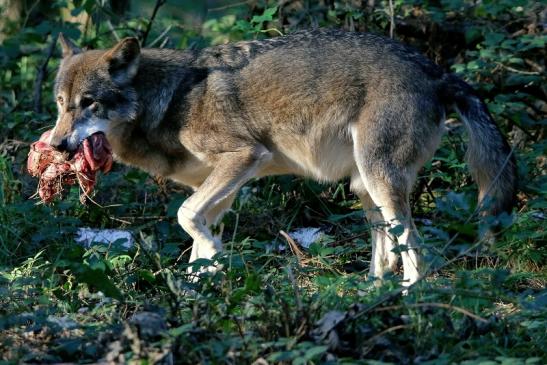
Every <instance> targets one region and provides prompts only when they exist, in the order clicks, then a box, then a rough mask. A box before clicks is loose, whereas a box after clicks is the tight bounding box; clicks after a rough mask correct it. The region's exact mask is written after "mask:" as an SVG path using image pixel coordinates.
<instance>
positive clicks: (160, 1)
mask: <svg viewBox="0 0 547 365" xmlns="http://www.w3.org/2000/svg"><path fill="white" fill-rule="evenodd" d="M166 2H167V0H156V5H155V6H154V10H153V11H152V16H151V17H150V20H149V21H148V25H147V26H146V30H145V31H144V34H143V36H142V46H143V47H144V46H145V45H146V39H147V38H148V34H149V33H150V30H151V29H152V24H153V23H154V19H156V14H157V13H158V10H159V9H160V7H161V6H162V5H163V4H165V3H166Z"/></svg>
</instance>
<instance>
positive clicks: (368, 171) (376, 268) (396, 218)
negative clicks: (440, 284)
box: [352, 128, 421, 286]
mask: <svg viewBox="0 0 547 365" xmlns="http://www.w3.org/2000/svg"><path fill="white" fill-rule="evenodd" d="M361 133H362V132H361V131H360V130H358V129H357V128H355V129H354V130H353V131H352V134H353V138H354V157H355V162H356V164H357V167H358V169H359V174H360V176H361V179H362V181H363V185H364V187H365V189H366V191H367V192H368V195H369V197H370V201H367V200H366V199H365V202H366V204H367V205H369V206H375V207H379V208H380V213H381V215H382V217H383V221H384V222H385V223H386V224H387V227H386V228H388V229H387V231H386V236H385V238H384V245H383V250H382V251H381V252H382V253H381V254H378V245H377V247H376V250H375V252H374V256H375V257H374V258H373V265H372V266H371V274H372V275H374V276H377V277H379V278H381V276H382V275H383V274H384V272H385V269H386V268H387V267H394V266H395V265H396V262H397V260H396V256H395V255H394V254H393V252H392V249H393V248H394V247H395V246H396V245H405V246H406V247H405V248H403V249H402V250H401V257H402V261H403V270H404V276H403V280H404V282H403V285H405V286H409V285H411V284H413V283H415V282H416V281H417V280H418V278H419V277H420V273H419V270H420V265H421V262H420V261H421V258H420V253H419V252H418V251H419V247H418V243H419V237H418V235H417V232H416V227H415V226H414V223H413V221H412V216H411V212H410V204H409V192H410V188H411V186H412V183H413V182H414V178H415V175H416V174H415V171H414V170H413V168H412V166H411V164H406V165H402V166H396V165H395V164H394V163H393V159H392V158H391V157H390V156H389V155H387V156H382V153H384V151H383V150H382V148H383V147H384V146H382V142H383V141H376V143H374V144H372V143H369V144H367V143H366V141H365V140H364V138H361V135H360V134H361ZM377 156H378V157H377ZM374 219H376V220H378V219H379V217H378V216H377V215H375V218H374ZM389 228H391V229H389ZM382 258H383V259H384V260H382ZM380 263H383V264H384V265H382V266H380Z"/></svg>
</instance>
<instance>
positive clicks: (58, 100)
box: [57, 96, 65, 105]
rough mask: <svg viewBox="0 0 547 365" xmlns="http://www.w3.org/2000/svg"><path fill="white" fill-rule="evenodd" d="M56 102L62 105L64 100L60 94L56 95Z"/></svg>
mask: <svg viewBox="0 0 547 365" xmlns="http://www.w3.org/2000/svg"><path fill="white" fill-rule="evenodd" d="M57 102H58V103H59V105H63V103H64V102H65V101H64V100H63V97H62V96H58V97H57Z"/></svg>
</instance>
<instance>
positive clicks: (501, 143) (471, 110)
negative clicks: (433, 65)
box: [443, 75, 517, 215]
mask: <svg viewBox="0 0 547 365" xmlns="http://www.w3.org/2000/svg"><path fill="white" fill-rule="evenodd" d="M443 94H444V95H445V96H446V97H447V99H448V100H447V101H448V102H449V103H450V104H452V105H453V106H454V108H455V109H456V111H457V112H458V114H459V115H460V117H461V118H462V120H463V122H464V124H465V127H466V129H467V132H468V134H469V146H468V149H467V153H466V159H467V162H468V164H469V168H470V170H471V175H472V176H473V178H474V180H475V181H476V182H477V184H478V185H479V203H480V204H481V209H482V212H483V214H487V215H498V214H500V213H502V212H508V213H510V212H511V210H512V208H513V206H514V204H515V200H516V199H515V196H516V181H517V172H516V163H515V156H514V153H513V151H512V150H511V148H510V147H509V144H508V143H507V141H506V140H505V138H504V137H503V135H502V134H501V132H500V130H499V129H498V127H497V126H496V123H495V122H494V120H493V119H492V116H491V115H490V113H489V112H488V109H487V108H486V105H485V104H484V103H483V102H482V100H481V99H480V98H479V97H478V96H477V95H476V94H475V92H474V90H473V88H471V86H469V85H468V84H467V83H465V82H464V81H462V80H460V79H459V78H457V77H455V76H453V75H446V76H445V83H444V87H443Z"/></svg>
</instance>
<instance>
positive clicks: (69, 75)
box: [49, 34, 140, 151]
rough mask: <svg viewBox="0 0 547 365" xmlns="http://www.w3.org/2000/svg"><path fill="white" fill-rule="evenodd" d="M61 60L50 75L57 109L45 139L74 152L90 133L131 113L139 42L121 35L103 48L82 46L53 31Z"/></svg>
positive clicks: (130, 117) (126, 118)
mask: <svg viewBox="0 0 547 365" xmlns="http://www.w3.org/2000/svg"><path fill="white" fill-rule="evenodd" d="M59 42H60V44H61V47H62V50H63V59H62V62H61V65H60V67H59V71H58V72H57V78H56V80H55V89H54V97H55V99H56V102H57V107H58V110H59V114H58V117H57V122H56V124H55V128H54V130H53V133H51V139H50V141H49V143H50V144H51V145H52V146H54V147H56V148H58V149H60V150H63V151H74V150H76V149H77V148H78V145H79V144H80V143H81V142H82V141H83V140H84V139H85V138H87V137H89V136H90V135H92V134H94V133H97V132H103V133H105V134H106V136H107V138H108V135H109V133H111V131H112V130H114V129H115V128H116V127H118V126H120V125H121V124H123V123H127V122H131V121H133V120H134V119H135V118H136V115H137V102H136V101H137V95H136V93H135V89H134V88H133V86H132V82H133V79H134V77H135V75H136V74H137V71H138V68H139V57H140V46H139V43H138V41H137V39H135V38H125V39H123V40H121V41H120V42H119V43H118V44H116V45H115V46H114V47H113V48H111V49H109V50H100V51H99V50H92V51H85V52H84V51H82V50H81V49H79V48H78V47H76V46H75V45H74V44H73V43H72V42H71V41H70V40H68V39H65V38H64V37H63V35H62V34H60V35H59Z"/></svg>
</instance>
